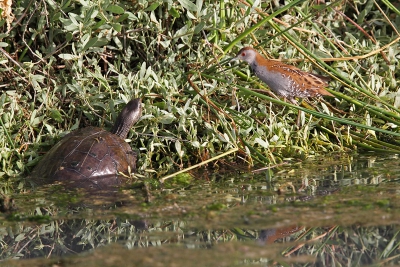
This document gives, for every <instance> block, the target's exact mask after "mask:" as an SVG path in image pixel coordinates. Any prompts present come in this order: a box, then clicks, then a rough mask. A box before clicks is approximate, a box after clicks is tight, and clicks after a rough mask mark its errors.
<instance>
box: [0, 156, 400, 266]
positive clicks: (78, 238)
mask: <svg viewBox="0 0 400 267" xmlns="http://www.w3.org/2000/svg"><path fill="white" fill-rule="evenodd" d="M272 167H274V166H272ZM399 169H400V167H399V163H398V157H397V155H372V154H371V155H369V154H365V155H355V156H349V155H328V156H324V157H319V158H314V159H310V160H307V161H305V162H297V161H295V160H290V159H288V160H287V164H285V165H280V166H278V167H276V168H272V169H271V170H268V169H267V170H263V171H254V170H248V169H246V168H243V167H239V166H235V165H233V164H230V165H228V166H224V167H221V168H219V169H215V168H213V169H208V170H197V171H196V172H195V173H193V174H192V175H193V176H192V179H186V180H185V179H172V180H169V181H167V182H166V183H165V185H164V186H162V187H159V186H153V185H152V183H149V182H148V181H147V182H146V184H148V186H147V190H145V188H146V187H145V186H143V183H142V182H140V183H137V184H136V185H135V186H133V187H132V188H131V189H127V190H124V191H123V192H120V194H121V195H120V199H119V200H118V202H117V203H116V204H115V203H114V202H112V203H111V204H110V202H104V201H103V199H102V198H89V197H84V198H80V196H79V194H78V195H75V196H72V194H71V193H67V192H65V191H64V190H62V189H60V188H55V189H54V188H51V187H50V188H42V189H40V190H37V191H34V192H27V193H26V194H24V195H19V196H12V198H13V199H14V202H13V204H12V205H11V203H10V206H13V207H14V210H10V211H7V212H3V213H1V214H0V247H1V248H0V251H1V252H0V257H1V260H3V261H6V262H3V263H4V264H6V266H27V265H31V266H32V265H37V264H42V265H44V266H51V265H54V264H56V265H57V264H58V265H62V266H86V267H87V266H127V264H129V265H130V266H247V265H249V266H270V265H276V266H280V265H284V266H285V265H287V264H291V265H296V266H303V265H307V264H313V265H314V264H315V265H326V266H333V265H349V266H363V265H371V264H384V263H391V264H399V263H400V260H399V256H398V254H399V253H398V249H399V248H398V247H399V245H400V239H399V237H398V236H399V235H398V233H399V229H400V228H399V222H400V220H399V219H400V212H399V211H400V200H399V199H400V198H399V192H400V186H399V178H400V172H399ZM186 178H187V177H186ZM17 259H18V260H17Z"/></svg>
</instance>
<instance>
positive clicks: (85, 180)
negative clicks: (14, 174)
mask: <svg viewBox="0 0 400 267" xmlns="http://www.w3.org/2000/svg"><path fill="white" fill-rule="evenodd" d="M141 113H142V104H141V100H140V98H136V99H132V100H131V101H129V102H128V103H127V105H126V106H125V107H124V109H123V110H122V111H121V112H120V114H119V115H118V117H117V120H116V121H115V123H114V126H113V127H112V129H111V131H106V130H105V129H103V128H99V127H92V126H90V127H85V128H82V129H78V130H75V131H72V132H71V133H69V134H67V135H66V136H65V137H64V138H62V139H61V140H60V141H59V142H58V143H57V144H56V145H55V146H53V147H52V148H51V149H50V150H49V152H47V153H46V155H45V156H44V157H43V158H42V159H41V161H40V162H39V163H38V164H37V165H36V166H35V168H34V169H33V171H32V173H31V175H30V176H31V178H32V181H34V182H35V183H36V184H38V185H43V184H53V183H60V184H62V185H64V186H65V188H67V189H79V188H82V189H84V190H88V191H93V190H95V191H98V190H104V191H110V190H115V189H116V188H118V187H120V186H121V185H124V184H126V181H127V179H126V176H129V174H130V172H131V171H132V172H133V171H134V170H135V169H136V159H137V154H136V152H134V151H133V150H132V148H131V147H130V146H129V144H128V143H126V142H125V139H126V137H127V135H128V132H129V130H130V128H131V127H132V125H133V124H135V123H136V122H137V121H138V120H139V118H140V117H141Z"/></svg>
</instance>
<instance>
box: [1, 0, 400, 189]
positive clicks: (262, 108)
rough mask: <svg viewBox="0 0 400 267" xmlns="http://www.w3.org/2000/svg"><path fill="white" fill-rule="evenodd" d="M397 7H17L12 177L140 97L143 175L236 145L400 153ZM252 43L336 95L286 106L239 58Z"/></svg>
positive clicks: (251, 151)
mask: <svg viewBox="0 0 400 267" xmlns="http://www.w3.org/2000/svg"><path fill="white" fill-rule="evenodd" d="M399 9H400V7H399V5H397V6H396V4H393V3H390V1H388V0H382V1H373V0H372V1H371V0H366V1H334V2H326V3H325V4H323V3H320V4H317V3H316V1H300V0H297V1H285V5H283V4H282V3H281V2H279V1H271V2H268V3H261V4H260V1H256V2H255V3H252V1H242V0H240V1H201V0H197V1H188V0H179V1H144V0H140V1H122V2H115V1H110V0H99V1H69V0H66V1H58V2H54V1H45V0H43V1H19V2H14V3H13V6H12V7H11V11H12V14H11V13H7V12H6V11H7V9H6V8H4V7H3V13H2V16H3V18H2V20H1V21H0V27H1V29H2V33H1V34H0V73H1V75H0V88H1V90H2V94H1V97H0V103H1V105H0V107H1V108H0V114H1V116H0V125H1V127H0V131H1V134H0V142H1V153H0V160H1V166H2V168H1V169H2V171H1V172H0V177H3V178H7V177H21V176H23V175H26V174H28V173H29V172H30V170H31V169H32V167H33V166H34V165H36V163H37V162H38V160H39V159H40V157H41V156H42V155H43V154H44V153H45V152H46V151H48V150H49V149H50V147H51V146H52V145H54V144H55V143H56V142H57V141H58V140H59V138H61V137H62V136H64V135H65V134H67V133H68V132H69V131H72V130H74V129H77V128H79V127H84V126H87V125H95V126H104V127H110V125H111V124H112V122H113V121H114V119H115V118H116V114H118V111H119V110H121V109H122V107H123V105H124V103H126V102H128V101H129V100H130V99H131V98H134V97H142V99H143V100H142V101H143V103H144V111H143V117H142V119H141V120H140V121H139V122H138V123H137V124H136V125H135V126H134V128H133V129H132V131H131V133H130V134H129V138H130V139H131V146H132V147H135V148H137V149H138V150H139V151H140V156H139V162H138V166H139V172H140V173H142V174H145V173H152V174H153V173H154V174H156V176H157V177H163V176H164V175H166V174H168V173H172V172H174V171H176V170H179V169H184V168H186V167H189V166H191V165H194V164H197V163H199V162H203V161H205V160H207V159H212V158H214V157H216V156H218V155H220V154H222V153H224V152H227V151H236V150H237V152H236V153H231V154H228V155H227V156H226V157H229V160H232V159H233V156H234V155H235V156H236V157H237V158H238V159H240V160H243V161H245V162H247V163H248V164H254V163H257V162H260V163H263V164H269V163H273V164H275V163H280V162H282V161H283V160H284V159H285V158H293V157H294V158H305V157H307V156H310V155H316V154H320V153H325V152H331V151H354V150H356V149H357V150H368V151H369V150H372V151H385V152H388V151H389V152H394V153H399V152H400V138H399V137H400V132H399V127H398V126H399V123H400V110H399V106H400V95H399V92H398V90H399V82H398V79H399V75H400V74H399V69H400V67H399V63H398V60H399V56H400V47H399V45H398V43H399V40H400V34H399V32H398V30H397V28H396V25H400V11H399ZM7 16H9V18H11V19H10V20H9V23H8V22H7ZM12 16H14V19H12ZM244 45H251V46H253V47H255V48H256V49H257V50H259V51H260V52H263V54H264V55H265V56H267V57H270V58H280V59H282V60H284V61H290V62H291V63H290V64H295V65H296V66H297V67H299V68H301V69H303V70H310V71H311V70H312V71H314V72H316V73H319V74H323V75H326V76H331V77H332V80H333V81H332V82H331V83H330V87H329V88H328V90H329V91H330V92H331V93H332V94H334V95H335V98H334V99H333V98H325V99H311V100H309V101H303V102H302V105H301V106H299V107H298V106H293V105H291V104H289V103H286V102H284V101H283V99H279V98H276V97H275V96H273V95H272V94H271V92H270V91H269V89H268V88H267V87H266V86H265V85H264V84H262V83H260V80H258V79H257V78H255V77H254V75H252V74H251V72H250V71H249V68H248V66H247V65H246V64H240V65H239V64H238V65H233V63H231V62H229V59H230V58H231V57H233V56H234V55H235V54H236V53H237V52H238V50H239V49H240V48H241V47H242V46H244ZM264 88H265V91H264V92H263V93H260V91H259V90H256V91H255V90H254V89H264ZM298 110H301V111H302V113H300V118H299V119H300V125H297V123H296V121H297V120H298ZM14 180H15V179H14ZM14 180H13V179H10V180H9V181H11V182H12V181H14ZM4 181H7V180H6V179H4ZM5 187H7V185H6V186H5ZM6 191H7V190H6Z"/></svg>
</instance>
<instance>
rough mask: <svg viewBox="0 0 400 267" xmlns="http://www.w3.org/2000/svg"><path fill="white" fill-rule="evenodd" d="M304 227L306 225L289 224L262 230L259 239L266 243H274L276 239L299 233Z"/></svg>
mask: <svg viewBox="0 0 400 267" xmlns="http://www.w3.org/2000/svg"><path fill="white" fill-rule="evenodd" d="M303 229H304V226H297V225H294V226H289V227H282V228H270V229H265V230H261V231H260V234H259V236H258V239H259V241H261V242H263V243H265V244H271V243H274V242H275V241H276V240H278V239H281V238H284V237H288V236H291V235H292V234H294V233H297V232H299V231H301V230H303Z"/></svg>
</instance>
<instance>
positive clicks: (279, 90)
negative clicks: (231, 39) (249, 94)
mask: <svg viewBox="0 0 400 267" xmlns="http://www.w3.org/2000/svg"><path fill="white" fill-rule="evenodd" d="M232 60H243V61H246V62H247V63H248V64H249V65H250V67H251V68H252V70H253V71H254V73H255V74H256V76H257V77H258V78H260V79H261V80H262V81H263V82H265V83H266V84H267V85H268V86H269V88H271V90H272V91H274V92H275V93H276V94H278V95H279V96H282V97H284V98H286V99H288V100H289V101H290V102H292V103H293V104H297V101H296V100H295V99H294V98H295V97H299V98H306V97H318V96H333V95H332V94H331V93H329V92H328V91H327V90H325V87H327V86H328V81H329V80H330V78H329V77H325V76H321V75H317V74H313V73H310V72H305V71H302V70H300V69H298V68H296V67H294V66H291V65H286V64H284V63H282V62H279V61H276V60H268V59H265V58H264V57H263V56H261V55H260V54H259V53H258V52H257V51H256V50H254V49H253V48H251V47H244V48H242V49H241V50H240V51H239V53H238V54H237V55H236V57H235V58H233V59H232Z"/></svg>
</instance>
